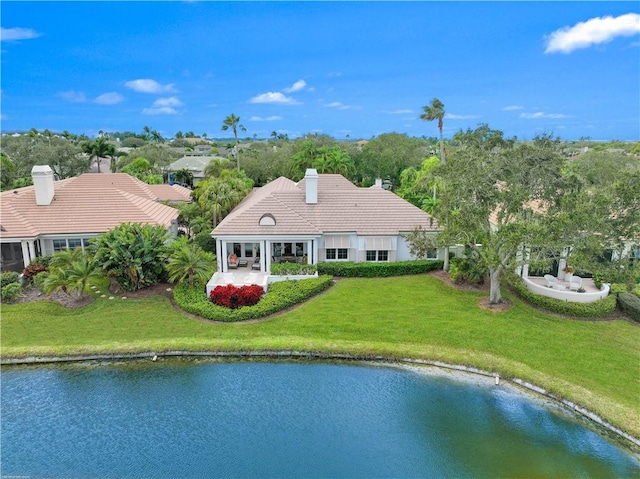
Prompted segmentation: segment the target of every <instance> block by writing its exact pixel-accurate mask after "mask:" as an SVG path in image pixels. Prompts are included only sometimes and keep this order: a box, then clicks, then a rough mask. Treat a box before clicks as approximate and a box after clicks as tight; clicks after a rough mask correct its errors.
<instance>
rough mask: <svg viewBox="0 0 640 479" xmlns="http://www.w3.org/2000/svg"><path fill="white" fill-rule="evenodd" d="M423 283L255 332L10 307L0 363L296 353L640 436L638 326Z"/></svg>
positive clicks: (353, 296)
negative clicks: (484, 379)
mask: <svg viewBox="0 0 640 479" xmlns="http://www.w3.org/2000/svg"><path fill="white" fill-rule="evenodd" d="M481 297H482V295H480V294H477V293H469V292H462V291H457V290H454V289H452V288H450V287H449V286H447V285H445V284H444V283H442V282H441V281H440V280H438V279H437V278H434V277H432V276H428V275H417V276H403V277H395V278H367V279H355V278H354V279H342V280H340V281H339V282H338V283H337V284H336V285H335V286H333V287H332V288H331V289H329V290H328V291H327V292H326V293H324V294H321V295H320V296H317V297H315V298H313V299H312V300H310V301H309V302H307V303H305V304H303V305H301V306H300V307H298V308H296V309H294V310H292V311H289V312H287V313H285V314H282V315H280V316H277V317H273V318H270V319H267V320H264V321H259V322H254V323H230V324H211V323H205V322H201V321H197V320H194V319H190V318H188V317H187V316H185V315H183V314H181V313H180V312H179V311H177V310H175V309H174V308H173V307H172V306H171V304H170V302H169V301H168V300H167V299H166V298H163V297H160V296H154V297H150V298H146V299H126V300H122V299H114V300H108V299H102V298H100V299H98V300H96V301H95V302H94V303H93V304H91V305H89V306H87V307H85V308H82V309H78V310H71V309H65V308H63V307H61V306H58V305H56V304H52V303H44V302H42V303H30V304H21V305H3V307H2V320H1V326H2V329H1V340H2V344H1V348H0V353H1V354H2V356H3V357H4V358H7V357H18V356H45V355H66V354H78V353H94V352H102V353H107V352H140V351H156V352H158V351H163V350H173V349H180V350H193V351H199V350H233V351H237V350H295V351H317V352H329V353H353V354H363V355H385V356H388V357H390V358H421V359H432V360H440V361H444V362H448V363H456V364H465V365H472V366H476V367H479V368H482V369H486V370H491V371H495V372H498V373H500V375H501V376H503V377H520V378H522V379H525V380H527V381H530V382H533V383H536V384H539V385H541V386H543V387H545V388H546V389H548V390H550V391H552V392H554V393H556V394H558V395H560V396H562V397H565V398H567V399H570V400H572V401H575V402H577V403H579V404H581V405H583V406H585V407H587V408H588V409H590V410H592V411H594V412H596V413H597V414H600V415H602V416H603V417H605V418H606V419H607V420H609V421H610V422H612V423H613V424H615V425H617V426H618V427H621V428H622V429H624V430H626V431H628V432H629V433H631V434H633V435H634V436H636V437H640V419H639V418H640V402H639V401H638V397H639V395H640V327H639V326H638V325H634V324H632V323H631V322H628V321H623V320H615V321H579V320H571V319H564V318H560V317H556V316H551V315H547V314H544V313H541V312H539V311H537V310H535V309H533V308H531V307H529V306H527V305H525V304H524V303H522V302H521V301H519V300H518V299H517V298H515V297H511V296H508V297H509V299H510V300H511V301H512V302H513V306H512V307H511V309H509V310H508V311H506V312H503V313H493V312H490V311H485V310H483V309H480V308H479V307H478V301H479V300H480V298H481Z"/></svg>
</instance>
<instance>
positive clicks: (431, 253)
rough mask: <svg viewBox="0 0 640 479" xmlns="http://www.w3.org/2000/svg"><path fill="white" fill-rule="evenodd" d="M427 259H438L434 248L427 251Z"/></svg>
mask: <svg viewBox="0 0 640 479" xmlns="http://www.w3.org/2000/svg"><path fill="white" fill-rule="evenodd" d="M427 259H438V250H437V249H436V248H429V249H428V250H427Z"/></svg>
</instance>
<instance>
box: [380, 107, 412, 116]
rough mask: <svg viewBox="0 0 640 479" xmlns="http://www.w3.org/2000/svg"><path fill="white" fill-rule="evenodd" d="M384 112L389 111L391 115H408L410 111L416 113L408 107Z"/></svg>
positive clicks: (387, 111)
mask: <svg viewBox="0 0 640 479" xmlns="http://www.w3.org/2000/svg"><path fill="white" fill-rule="evenodd" d="M382 113H388V114H390V115H406V114H409V113H414V111H413V110H410V109H408V108H405V109H400V110H383V112H382Z"/></svg>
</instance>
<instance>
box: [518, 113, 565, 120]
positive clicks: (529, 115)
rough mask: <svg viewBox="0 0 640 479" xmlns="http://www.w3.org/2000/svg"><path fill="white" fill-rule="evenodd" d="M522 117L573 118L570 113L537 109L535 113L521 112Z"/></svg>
mask: <svg viewBox="0 0 640 479" xmlns="http://www.w3.org/2000/svg"><path fill="white" fill-rule="evenodd" d="M520 118H528V119H534V120H536V119H539V118H571V117H570V116H569V115H564V114H562V113H545V112H543V111H537V112H535V113H520Z"/></svg>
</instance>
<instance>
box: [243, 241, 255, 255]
mask: <svg viewBox="0 0 640 479" xmlns="http://www.w3.org/2000/svg"><path fill="white" fill-rule="evenodd" d="M244 257H245V258H253V243H245V244H244Z"/></svg>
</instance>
